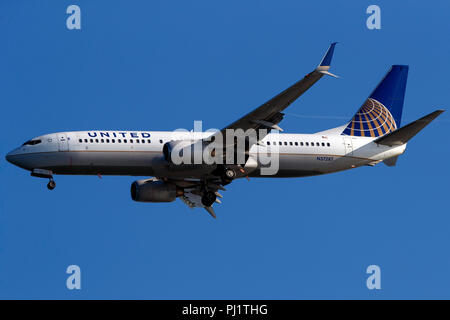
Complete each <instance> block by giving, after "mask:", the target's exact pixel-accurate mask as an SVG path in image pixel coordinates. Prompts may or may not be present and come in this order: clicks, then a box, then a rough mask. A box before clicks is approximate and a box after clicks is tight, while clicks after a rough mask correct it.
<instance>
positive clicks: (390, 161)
mask: <svg viewBox="0 0 450 320" xmlns="http://www.w3.org/2000/svg"><path fill="white" fill-rule="evenodd" d="M397 160H398V156H395V157H392V158H389V159H384V160H383V163H384V164H385V165H387V166H388V167H394V166H395V164H396V163H397Z"/></svg>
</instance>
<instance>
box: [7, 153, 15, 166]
mask: <svg viewBox="0 0 450 320" xmlns="http://www.w3.org/2000/svg"><path fill="white" fill-rule="evenodd" d="M12 158H13V157H12V151H11V152H8V154H7V155H6V156H5V159H6V161H8V162H10V163H12V164H14V163H13V160H12Z"/></svg>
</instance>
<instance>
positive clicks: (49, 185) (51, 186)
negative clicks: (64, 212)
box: [47, 180, 56, 190]
mask: <svg viewBox="0 0 450 320" xmlns="http://www.w3.org/2000/svg"><path fill="white" fill-rule="evenodd" d="M55 187H56V182H55V181H54V180H50V181H49V182H48V183H47V188H48V190H53V189H55Z"/></svg>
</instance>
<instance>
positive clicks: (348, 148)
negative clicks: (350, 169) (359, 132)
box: [344, 136, 353, 155]
mask: <svg viewBox="0 0 450 320" xmlns="http://www.w3.org/2000/svg"><path fill="white" fill-rule="evenodd" d="M344 146H345V154H348V155H352V154H353V143H352V138H350V137H346V136H344Z"/></svg>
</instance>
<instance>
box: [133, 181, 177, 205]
mask: <svg viewBox="0 0 450 320" xmlns="http://www.w3.org/2000/svg"><path fill="white" fill-rule="evenodd" d="M177 195H178V194H177V186H176V185H175V184H173V183H166V182H163V181H153V180H138V181H135V182H133V183H132V184H131V199H133V200H134V201H139V202H172V201H174V200H175V199H176V197H177Z"/></svg>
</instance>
